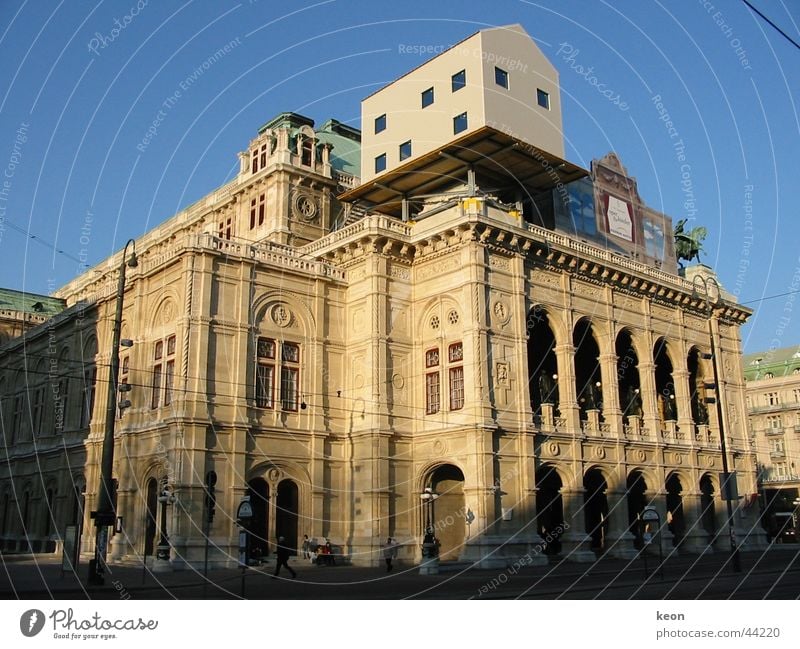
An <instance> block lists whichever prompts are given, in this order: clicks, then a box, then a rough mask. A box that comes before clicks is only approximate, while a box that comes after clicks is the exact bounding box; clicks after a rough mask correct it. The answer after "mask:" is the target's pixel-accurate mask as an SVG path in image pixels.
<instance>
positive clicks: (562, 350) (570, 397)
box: [555, 345, 581, 432]
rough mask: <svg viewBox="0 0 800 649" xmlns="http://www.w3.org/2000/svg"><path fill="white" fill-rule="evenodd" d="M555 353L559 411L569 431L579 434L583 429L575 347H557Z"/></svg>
mask: <svg viewBox="0 0 800 649" xmlns="http://www.w3.org/2000/svg"><path fill="white" fill-rule="evenodd" d="M555 352H556V359H557V361H558V410H559V412H560V414H561V416H562V417H563V418H564V419H566V420H567V426H568V427H569V429H570V430H573V431H576V432H577V431H579V430H580V429H581V421H580V410H579V409H578V395H577V394H576V391H575V366H574V362H575V346H574V345H556V347H555Z"/></svg>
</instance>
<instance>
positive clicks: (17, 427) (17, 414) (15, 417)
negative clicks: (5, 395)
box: [11, 394, 23, 444]
mask: <svg viewBox="0 0 800 649" xmlns="http://www.w3.org/2000/svg"><path fill="white" fill-rule="evenodd" d="M22 408H23V396H22V395H21V394H18V395H17V396H16V397H14V410H13V412H12V414H11V443H12V444H13V443H14V440H15V439H19V438H20V437H21V436H22Z"/></svg>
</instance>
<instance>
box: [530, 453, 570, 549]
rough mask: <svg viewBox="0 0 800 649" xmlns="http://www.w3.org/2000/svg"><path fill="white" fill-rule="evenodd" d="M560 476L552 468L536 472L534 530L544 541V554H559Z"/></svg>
mask: <svg viewBox="0 0 800 649" xmlns="http://www.w3.org/2000/svg"><path fill="white" fill-rule="evenodd" d="M563 486H564V484H563V482H562V480H561V476H559V475H558V471H556V470H555V469H554V468H553V467H552V466H550V465H545V466H542V467H540V468H539V469H538V470H537V471H536V528H537V531H538V532H539V536H540V537H542V540H543V541H544V552H545V554H551V555H556V554H558V553H559V552H561V541H559V537H560V536H561V534H562V533H563V531H564V504H563V501H562V496H561V488H562V487H563Z"/></svg>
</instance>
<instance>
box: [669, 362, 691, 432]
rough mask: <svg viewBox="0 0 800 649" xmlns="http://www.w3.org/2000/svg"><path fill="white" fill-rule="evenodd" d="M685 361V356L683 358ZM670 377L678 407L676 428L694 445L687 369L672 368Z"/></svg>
mask: <svg viewBox="0 0 800 649" xmlns="http://www.w3.org/2000/svg"><path fill="white" fill-rule="evenodd" d="M683 363H684V364H685V363H686V357H685V356H684V358H683ZM672 379H673V381H674V382H675V402H676V403H675V406H676V408H677V409H678V430H679V432H680V434H681V439H682V440H683V441H685V442H686V443H687V444H692V445H694V421H693V420H692V399H691V392H690V391H689V370H688V369H686V368H685V367H681V368H680V369H674V370H673V371H672Z"/></svg>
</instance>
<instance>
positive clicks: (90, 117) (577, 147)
mask: <svg viewBox="0 0 800 649" xmlns="http://www.w3.org/2000/svg"><path fill="white" fill-rule="evenodd" d="M751 1H752V2H753V4H754V5H755V6H757V7H758V8H759V9H760V10H761V11H762V12H764V13H765V14H766V15H767V16H769V17H770V18H771V19H772V20H773V21H775V22H776V23H777V24H778V25H779V26H780V27H781V28H782V29H783V30H784V31H786V32H787V33H788V34H789V35H791V36H792V37H793V38H794V39H795V40H798V41H800V33H799V32H798V24H799V23H800V8H799V7H798V5H797V3H789V2H782V1H780V0H777V1H776V0H751ZM715 5H719V6H715ZM115 20H117V21H118V22H115ZM515 22H519V23H521V24H522V25H523V26H524V27H525V28H526V30H527V31H528V33H529V34H530V35H531V36H532V37H533V38H534V39H536V40H537V42H538V43H539V45H540V47H541V48H542V50H543V51H544V53H545V54H546V55H547V56H548V57H549V58H550V59H551V61H552V62H553V63H554V64H555V66H556V67H557V68H558V70H559V72H560V75H561V88H562V101H563V105H564V110H563V112H564V129H565V139H566V143H567V147H566V150H567V158H568V159H570V160H571V161H573V162H575V163H578V164H580V165H583V166H586V167H588V166H589V164H590V161H591V160H592V158H598V157H600V156H602V155H604V154H605V153H606V152H608V151H610V150H614V151H616V152H617V153H618V155H619V156H620V157H621V159H622V161H623V163H624V164H625V165H626V166H627V167H628V170H629V171H630V172H631V173H632V175H634V176H636V177H637V179H638V182H639V189H640V192H641V194H642V195H643V197H644V198H645V200H646V201H647V202H648V203H649V204H650V205H652V206H653V207H655V208H656V209H660V210H662V211H664V212H666V213H667V214H669V215H671V216H672V217H673V219H674V220H677V219H678V218H684V217H691V218H693V221H691V225H705V226H706V227H708V229H709V236H708V238H707V239H706V243H705V247H706V254H705V256H704V258H703V260H704V261H705V262H706V263H709V264H710V265H712V266H714V267H715V268H716V270H717V272H718V274H719V277H720V279H721V281H722V283H723V284H724V285H725V286H726V287H727V288H728V290H730V291H732V292H734V293H736V294H737V295H738V297H739V299H740V301H742V302H745V303H749V304H750V305H751V306H752V307H753V308H754V309H755V311H756V312H755V315H754V316H753V318H752V319H751V321H750V323H749V324H748V325H747V326H746V327H745V328H744V330H743V338H744V344H745V349H746V351H757V350H762V349H768V348H769V347H770V346H778V347H784V346H790V345H794V344H797V343H800V294H798V295H794V294H793V295H791V296H782V297H777V298H774V299H770V300H766V301H761V302H758V301H755V300H758V299H759V298H763V297H768V296H773V295H779V294H783V293H787V292H789V291H792V290H793V289H794V290H797V289H800V245H798V239H799V237H798V234H797V233H798V226H797V225H796V220H797V218H798V201H797V198H796V194H797V191H796V190H797V185H798V182H800V181H799V180H798V172H797V169H798V160H797V154H798V152H800V122H799V121H798V119H799V118H798V106H797V104H798V103H800V102H798V99H800V97H798V90H797V89H798V88H800V51H798V50H797V49H796V48H795V47H794V46H792V45H791V44H790V43H788V42H787V41H786V40H785V39H784V38H783V37H782V36H780V35H779V34H778V33H777V32H775V31H774V30H773V29H772V28H771V27H770V26H768V25H767V24H766V23H764V22H763V21H762V20H761V19H760V18H758V17H756V16H755V15H754V14H753V13H752V12H751V11H749V10H748V9H747V7H746V6H745V5H744V4H743V3H742V2H740V1H739V0H725V1H724V2H723V0H712V1H707V0H681V1H680V2H666V1H665V0H663V1H661V2H658V1H651V0H643V1H642V2H632V1H629V2H617V3H613V4H612V3H606V2H585V0H558V1H549V2H520V1H517V0H514V1H512V0H496V1H494V2H482V1H481V2H479V1H475V0H474V1H472V2H430V1H428V2H418V1H416V0H406V1H404V2H398V3H395V2H391V3H390V2H374V1H347V0H329V1H327V2H324V1H322V2H312V1H305V0H303V1H292V2H274V1H267V0H254V1H248V0H244V1H243V2H238V3H237V2H230V3H228V2H210V1H208V2H204V1H200V0H197V1H194V2H192V1H188V2H185V3H182V2H162V1H159V2H157V1H156V0H149V2H146V1H145V0H141V1H139V2H137V0H121V1H119V2H109V1H105V2H90V1H88V0H86V1H81V2H75V1H62V2H55V1H52V2H51V1H49V0H35V1H33V0H28V1H27V2H21V1H18V0H3V1H2V3H0V37H1V38H0V60H2V61H3V65H2V66H0V217H3V218H4V221H3V222H2V224H0V286H4V287H9V288H17V289H24V290H27V291H31V292H39V293H47V292H50V291H51V290H52V289H54V288H56V287H58V286H61V285H62V284H64V283H65V282H66V281H68V280H70V279H71V278H73V277H74V276H75V275H76V274H78V273H79V272H81V270H82V269H81V268H80V266H79V263H78V261H76V260H84V261H85V262H86V263H88V264H90V265H92V264H94V263H96V262H98V261H100V260H102V259H103V258H104V257H106V256H107V255H108V254H110V253H111V252H113V251H114V250H116V249H119V248H120V247H121V246H122V245H123V244H124V242H125V241H126V240H127V239H128V238H130V237H137V236H140V235H141V234H142V233H143V232H145V231H146V230H148V229H150V228H152V227H153V226H154V225H156V224H158V223H160V222H161V221H163V220H165V219H166V218H168V217H170V216H171V215H172V214H174V213H175V212H176V211H178V210H179V209H181V208H182V207H184V206H186V205H188V204H189V203H191V202H193V201H195V200H197V199H198V198H200V197H202V196H203V195H205V194H206V193H208V192H209V191H210V190H212V189H213V188H214V187H217V186H219V185H221V184H222V183H224V182H225V181H227V180H228V179H230V178H231V177H232V176H233V175H234V174H235V172H236V169H237V157H236V153H237V152H238V151H240V150H242V149H243V148H244V147H245V146H246V145H247V142H248V141H249V139H250V138H251V137H252V136H253V135H254V134H255V132H256V130H257V129H258V127H259V126H260V125H261V124H263V123H264V122H265V121H267V120H268V119H269V118H271V117H272V116H274V115H275V114H277V113H279V112H282V111H287V110H291V111H296V112H300V113H303V114H306V115H308V116H310V117H313V118H314V119H315V120H317V123H318V124H319V123H321V122H322V121H324V120H326V119H328V118H329V117H335V118H337V119H339V120H342V121H345V122H348V123H350V124H352V125H354V126H359V101H360V99H361V98H362V97H364V96H365V95H367V94H369V93H370V92H371V91H373V90H375V89H376V88H377V87H379V86H381V85H382V84H384V83H386V82H388V81H390V80H392V79H393V78H395V77H397V76H399V75H400V74H402V73H403V72H405V71H406V70H408V69H410V68H412V67H414V66H416V65H418V64H419V63H421V62H422V61H423V60H425V59H426V58H429V57H430V56H431V54H425V55H423V56H420V55H418V54H415V53H414V51H416V50H415V48H414V47H413V46H417V45H421V46H424V47H431V48H433V49H435V50H437V51H438V49H441V48H442V47H445V46H448V45H450V44H453V43H455V42H457V41H459V40H461V39H462V38H464V37H465V36H467V35H469V34H471V33H473V32H474V31H477V30H478V29H481V28H483V27H486V26H494V25H502V24H508V23H515ZM120 26H121V28H120ZM226 44H229V48H228V49H229V53H227V54H226V55H225V56H223V57H221V58H220V59H219V60H217V61H215V62H214V63H213V64H206V66H205V69H203V67H202V66H203V62H204V61H208V59H209V57H211V56H212V55H213V54H214V52H215V51H217V50H218V49H219V48H221V47H223V46H225V45H226ZM437 48H438V49H437ZM559 52H560V53H559ZM744 59H746V60H744ZM579 66H581V67H579ZM590 66H591V67H592V68H593V69H592V70H591V71H589V70H588V68H589V67H590ZM198 67H200V68H201V72H200V73H199V74H198V73H196V70H197V69H198ZM581 72H582V73H583V74H581ZM600 84H602V85H600ZM601 90H602V91H606V93H607V94H608V95H611V96H612V97H611V98H612V99H613V100H614V101H611V100H609V99H608V98H607V97H606V96H603V94H601ZM176 93H178V94H176ZM656 95H660V97H661V100H662V101H661V103H662V104H663V108H661V109H660V108H659V106H658V105H657V101H654V96H656ZM623 102H624V104H625V106H624V108H626V109H625V110H623V109H622V108H623V105H622V103H623ZM663 111H666V112H667V113H668V114H669V117H670V119H671V121H672V126H673V128H674V131H673V132H672V133H670V131H669V130H668V127H667V125H666V124H665V122H664V121H663V115H662V114H661V112H663ZM151 126H152V127H153V128H152V130H151V135H149V136H148V129H150V128H151ZM679 141H682V143H683V148H682V150H681V151H680V152H679V151H678V148H677V147H676V146H675V143H676V142H679ZM9 174H10V175H9ZM751 187H752V190H750V188H751ZM687 198H689V199H691V200H690V201H687ZM747 201H749V202H750V209H751V211H750V212H748V211H747V209H746V207H745V203H746V202H747ZM87 217H88V218H89V219H91V221H89V220H88V219H87ZM20 230H21V231H20ZM24 232H30V233H31V234H32V235H35V236H36V237H37V239H35V240H34V239H31V238H30V237H28V236H26V235H25V234H24ZM50 244H51V245H52V246H54V247H55V248H56V249H58V250H62V251H64V253H66V254H57V253H55V252H54V251H53V249H52V248H51V247H49V245H50ZM795 298H796V299H795ZM782 318H784V319H783V320H781V319H782Z"/></svg>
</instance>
